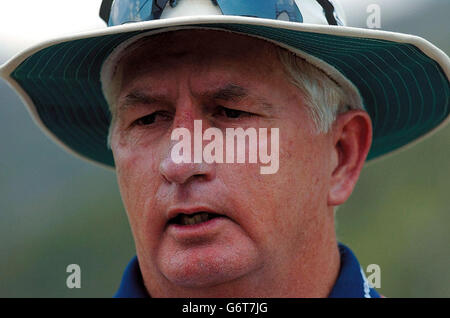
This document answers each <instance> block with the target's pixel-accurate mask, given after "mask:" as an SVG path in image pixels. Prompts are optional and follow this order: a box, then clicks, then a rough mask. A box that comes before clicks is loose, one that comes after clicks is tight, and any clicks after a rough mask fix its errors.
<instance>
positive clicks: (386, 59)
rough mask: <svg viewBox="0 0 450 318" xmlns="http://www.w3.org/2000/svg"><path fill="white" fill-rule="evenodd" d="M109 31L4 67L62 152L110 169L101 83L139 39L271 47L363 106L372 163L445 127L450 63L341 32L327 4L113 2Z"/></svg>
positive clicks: (423, 51) (424, 44)
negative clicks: (234, 37) (201, 38)
mask: <svg viewBox="0 0 450 318" xmlns="http://www.w3.org/2000/svg"><path fill="white" fill-rule="evenodd" d="M101 16H102V17H103V18H104V19H105V20H106V21H108V24H109V25H110V27H108V28H104V29H100V30H95V31H91V32H85V33H79V34H74V35H69V36H64V37H60V38H57V39H53V40H49V41H46V42H45V43H42V44H39V45H37V46H34V47H32V48H30V49H27V50H25V51H24V52H22V53H20V54H18V55H16V56H15V57H13V58H12V59H11V60H10V61H8V62H7V63H6V64H5V65H3V66H2V67H1V68H0V74H1V76H2V77H3V78H4V79H6V81H7V82H8V83H9V84H10V85H11V86H12V87H13V88H14V89H15V90H16V91H17V92H18V94H19V95H20V97H21V98H22V100H23V101H24V103H25V104H26V105H27V107H28V109H29V111H30V113H31V115H32V117H33V118H34V120H35V121H36V123H37V124H38V125H39V126H40V127H41V128H42V129H43V130H44V131H45V132H46V133H47V134H48V135H49V136H50V137H51V138H52V139H54V140H55V141H56V142H57V143H58V144H60V145H61V146H63V147H64V148H65V149H66V150H69V151H70V152H72V153H74V154H77V155H79V156H81V157H82V158H85V159H88V160H91V161H94V162H96V163H99V164H103V165H106V166H114V159H113V155H112V152H111V150H110V149H109V148H108V146H107V136H108V129H109V124H110V120H111V115H110V112H109V109H108V104H107V102H106V99H105V96H104V93H103V91H102V81H101V80H102V77H103V78H104V77H105V76H107V75H108V72H110V65H111V61H113V60H114V56H117V55H118V52H120V51H123V50H124V49H126V47H127V46H128V45H130V44H131V43H133V42H134V41H136V40H137V39H139V38H142V37H143V36H151V35H152V34H156V33H161V32H169V31H174V30H180V29H186V28H190V29H212V30H222V31H229V32H236V33H238V34H245V35H248V36H252V37H257V38H261V39H264V40H267V41H271V42H273V43H275V44H277V45H279V46H282V47H284V48H287V49H289V50H291V51H293V52H295V53H296V54H298V55H299V56H301V57H303V58H304V59H306V60H307V61H308V62H310V63H312V64H314V65H316V66H317V67H319V68H320V69H322V70H323V71H324V72H326V73H327V74H328V75H329V76H330V77H332V78H333V79H334V80H335V81H336V82H337V83H338V84H339V85H340V86H342V87H344V88H346V89H347V91H352V90H353V91H354V92H356V94H357V95H358V96H359V97H360V98H361V100H362V102H363V105H364V108H365V109H366V111H367V112H368V113H369V115H370V117H371V119H372V122H373V142H372V147H371V149H370V152H369V155H368V160H373V159H375V158H379V157H381V156H383V155H385V154H387V153H391V152H393V151H394V150H397V149H401V148H404V147H405V146H407V145H410V144H412V143H413V142H415V141H417V140H419V139H422V138H423V137H425V136H428V135H430V134H431V133H433V132H435V131H436V130H437V129H439V128H440V127H443V126H444V125H445V124H446V123H448V122H449V113H450V105H449V103H450V98H449V97H450V85H449V78H450V59H449V57H448V56H447V55H446V54H445V53H444V52H442V51H441V50H440V49H438V48H436V47H435V46H434V45H432V44H431V43H429V42H428V41H426V40H424V39H422V38H420V37H417V36H413V35H406V34H400V33H393V32H385V31H379V30H370V29H360V28H351V27H346V26H344V25H345V17H344V14H343V12H342V8H341V7H340V6H339V3H338V2H337V1H332V0H296V1H294V0H270V1H269V0H265V1H260V0H245V1H240V0H178V1H174V0H170V1H168V0H115V1H114V2H113V1H104V3H103V5H102V11H101Z"/></svg>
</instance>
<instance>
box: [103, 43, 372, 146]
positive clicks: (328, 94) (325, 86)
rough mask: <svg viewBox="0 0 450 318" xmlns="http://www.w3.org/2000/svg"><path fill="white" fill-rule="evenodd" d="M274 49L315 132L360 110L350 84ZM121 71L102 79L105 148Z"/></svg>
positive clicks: (108, 142) (109, 137)
mask: <svg viewBox="0 0 450 318" xmlns="http://www.w3.org/2000/svg"><path fill="white" fill-rule="evenodd" d="M276 50H277V56H278V58H279V60H280V62H281V64H282V66H283V67H284V71H285V72H286V75H287V76H288V77H289V80H290V81H291V83H292V84H293V85H295V86H296V87H298V89H299V90H300V92H301V93H302V96H303V98H304V100H305V104H306V106H307V107H308V110H309V113H310V116H311V118H312V120H313V122H314V124H315V128H316V133H317V134H320V133H327V132H328V131H329V130H330V128H331V126H332V124H333V122H334V121H335V120H336V117H337V115H338V114H341V113H345V112H346V111H349V110H352V109H360V110H364V106H363V104H362V102H361V99H360V95H359V93H358V92H356V94H355V92H354V91H351V89H350V88H348V87H347V88H344V87H342V86H341V85H339V84H338V83H337V82H336V81H335V80H333V79H332V78H331V77H330V76H328V75H327V74H326V73H325V72H324V71H322V70H321V69H320V68H318V67H316V66H315V65H313V64H311V63H309V62H307V61H306V60H305V59H303V58H302V57H300V56H298V55H296V54H295V53H293V52H291V51H289V50H287V49H285V48H282V47H279V46H277V48H276ZM119 64H120V63H119ZM121 71H122V69H121V66H120V65H118V68H117V69H116V71H115V76H113V79H111V80H110V81H109V83H102V84H103V88H104V94H105V97H106V100H107V102H108V104H109V109H110V112H111V114H112V119H111V124H110V126H109V131H108V140H107V144H108V148H111V135H112V130H113V126H114V122H115V120H116V118H115V116H116V115H115V109H114V108H115V106H114V104H115V102H116V97H117V94H118V92H119V88H120V85H121ZM105 84H108V85H105Z"/></svg>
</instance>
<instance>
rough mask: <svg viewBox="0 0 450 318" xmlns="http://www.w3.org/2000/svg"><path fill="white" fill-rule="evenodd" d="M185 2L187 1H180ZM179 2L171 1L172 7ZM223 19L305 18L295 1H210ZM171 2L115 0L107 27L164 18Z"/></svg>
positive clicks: (297, 19) (159, 0) (165, 0)
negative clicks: (216, 6) (234, 16)
mask: <svg viewBox="0 0 450 318" xmlns="http://www.w3.org/2000/svg"><path fill="white" fill-rule="evenodd" d="M178 1H185V0H178ZM178 1H177V0H170V5H171V6H172V7H174V6H176V5H177V2H178ZM211 1H212V3H214V4H215V5H218V6H219V8H220V10H221V11H222V13H223V14H224V15H237V16H248V17H256V18H264V19H275V20H276V19H278V18H279V17H280V16H282V15H284V17H285V18H286V20H289V21H294V22H303V17H302V14H301V13H300V10H299V9H298V7H297V5H296V4H295V1H294V0H263V1H262V0H211ZM167 2H169V0H115V1H114V2H113V4H112V6H111V12H110V15H109V21H108V26H113V25H121V24H124V23H130V22H139V21H149V20H156V19H159V18H160V17H161V14H162V12H163V10H164V8H165V7H166V5H167Z"/></svg>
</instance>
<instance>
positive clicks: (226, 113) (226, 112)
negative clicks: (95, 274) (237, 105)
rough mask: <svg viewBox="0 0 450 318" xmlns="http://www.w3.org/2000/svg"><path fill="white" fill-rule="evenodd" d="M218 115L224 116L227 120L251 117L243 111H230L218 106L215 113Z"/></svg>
mask: <svg viewBox="0 0 450 318" xmlns="http://www.w3.org/2000/svg"><path fill="white" fill-rule="evenodd" d="M217 113H218V115H221V116H225V117H228V118H241V117H246V116H251V115H252V114H251V113H248V112H245V111H243V110H237V109H231V108H226V107H223V106H220V107H219V108H218V111H217Z"/></svg>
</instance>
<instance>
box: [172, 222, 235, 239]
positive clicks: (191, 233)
mask: <svg viewBox="0 0 450 318" xmlns="http://www.w3.org/2000/svg"><path fill="white" fill-rule="evenodd" d="M228 222H230V219H229V218H228V217H226V216H224V217H216V218H213V219H210V220H208V221H206V222H202V223H198V224H193V225H179V224H168V228H167V233H168V235H170V236H171V237H173V238H174V239H175V240H176V241H178V242H180V243H181V242H183V243H195V242H203V241H205V240H210V239H212V238H213V237H215V236H216V235H217V234H219V233H220V232H221V229H222V227H224V226H227V223H228ZM228 224H229V223H228Z"/></svg>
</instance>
